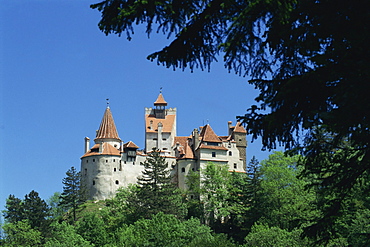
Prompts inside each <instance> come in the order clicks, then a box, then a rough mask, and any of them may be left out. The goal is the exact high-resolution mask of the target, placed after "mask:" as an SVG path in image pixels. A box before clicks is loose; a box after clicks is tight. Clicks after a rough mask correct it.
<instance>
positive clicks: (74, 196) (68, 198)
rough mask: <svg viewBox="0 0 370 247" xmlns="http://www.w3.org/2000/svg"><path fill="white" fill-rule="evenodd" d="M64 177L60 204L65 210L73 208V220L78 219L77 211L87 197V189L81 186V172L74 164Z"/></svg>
mask: <svg viewBox="0 0 370 247" xmlns="http://www.w3.org/2000/svg"><path fill="white" fill-rule="evenodd" d="M66 175H67V176H66V177H65V178H63V185H64V186H63V192H62V194H61V196H60V198H61V201H60V205H61V206H62V207H63V208H64V209H65V210H72V215H73V220H74V221H76V211H77V208H78V206H79V205H81V204H82V203H83V202H84V201H85V200H86V199H85V191H84V189H83V188H82V186H81V173H80V172H77V170H76V169H75V168H74V167H73V166H72V167H71V168H70V169H69V170H68V171H67V172H66Z"/></svg>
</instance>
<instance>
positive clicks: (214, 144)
mask: <svg viewBox="0 0 370 247" xmlns="http://www.w3.org/2000/svg"><path fill="white" fill-rule="evenodd" d="M207 145H208V146H218V142H207Z"/></svg>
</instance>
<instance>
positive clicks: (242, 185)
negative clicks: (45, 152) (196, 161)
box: [1, 152, 370, 247]
mask: <svg viewBox="0 0 370 247" xmlns="http://www.w3.org/2000/svg"><path fill="white" fill-rule="evenodd" d="M300 159H301V157H299V156H292V157H289V156H285V155H284V154H283V153H282V152H275V153H274V154H272V155H270V156H269V158H268V159H267V160H263V161H261V162H260V163H259V162H258V161H257V160H256V159H255V158H254V157H253V158H252V159H251V161H250V163H249V164H248V167H247V173H236V172H229V171H228V170H227V168H226V167H224V166H221V165H217V164H213V163H209V164H208V165H207V167H205V168H204V169H202V170H201V171H195V172H193V173H191V174H190V175H189V176H188V187H189V190H187V191H181V190H179V189H177V187H176V186H175V185H174V184H173V183H172V182H171V178H170V175H169V172H168V170H167V169H166V167H167V164H166V163H165V161H164V159H163V158H162V157H160V156H159V153H158V152H153V153H152V154H151V155H150V156H149V157H148V159H147V160H146V162H145V163H143V165H144V166H145V171H144V172H143V175H142V176H140V177H139V178H138V184H137V185H132V186H130V187H128V188H121V189H120V190H119V192H118V193H117V195H116V196H115V197H114V198H112V199H109V200H105V201H97V202H92V201H85V202H83V196H82V194H83V188H81V187H80V186H79V174H78V172H76V170H75V169H74V168H71V169H70V170H69V171H67V173H66V178H65V179H63V185H64V186H63V192H62V193H55V194H54V195H53V196H52V197H51V198H50V199H48V200H47V202H46V201H44V200H42V199H41V198H40V196H39V195H38V193H37V192H35V191H31V192H30V193H29V194H27V195H26V196H25V198H24V199H20V198H16V197H14V196H12V195H10V196H9V198H8V200H7V201H6V210H4V212H3V215H4V218H5V223H4V224H3V226H2V228H3V235H2V242H1V245H2V246H50V247H51V246H53V247H54V246H194V247H195V246H225V247H226V246H281V247H286V246H309V245H314V246H349V245H350V246H367V245H369V244H370V240H369V239H370V238H369V236H370V227H369V226H370V220H369V219H370V204H369V202H370V198H369V196H367V194H366V191H365V189H366V186H365V187H361V186H358V187H356V188H355V189H354V190H353V193H352V195H351V196H350V199H347V200H346V201H345V202H343V205H344V206H343V208H342V211H343V214H341V215H340V216H338V217H337V218H336V220H335V222H333V224H331V225H332V226H333V229H330V232H331V237H330V238H328V239H322V238H318V237H314V236H312V235H309V237H308V236H306V235H307V234H305V233H306V231H307V229H309V228H310V226H312V225H314V224H315V223H317V220H320V218H321V216H322V214H323V213H324V212H323V211H322V210H321V209H322V208H323V205H321V204H322V203H323V200H322V198H321V196H322V195H321V194H320V193H317V191H318V188H315V186H312V184H311V183H312V181H310V180H309V178H304V177H299V176H301V174H302V173H301V171H302V167H301V166H300V165H299V162H300ZM309 184H311V186H307V185H309ZM72 185H73V186H72ZM71 188H72V189H71ZM322 230H323V231H325V230H326V229H322Z"/></svg>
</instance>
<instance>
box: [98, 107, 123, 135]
mask: <svg viewBox="0 0 370 247" xmlns="http://www.w3.org/2000/svg"><path fill="white" fill-rule="evenodd" d="M96 139H116V140H118V141H121V139H120V138H119V136H118V132H117V128H116V125H115V124H114V120H113V115H112V112H111V111H110V108H109V107H107V108H106V109H105V112H104V116H103V119H102V121H101V123H100V127H99V130H98V131H97V133H96V138H95V140H96Z"/></svg>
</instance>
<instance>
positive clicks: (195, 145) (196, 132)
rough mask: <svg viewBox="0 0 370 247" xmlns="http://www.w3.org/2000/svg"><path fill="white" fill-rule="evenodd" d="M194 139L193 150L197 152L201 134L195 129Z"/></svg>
mask: <svg viewBox="0 0 370 247" xmlns="http://www.w3.org/2000/svg"><path fill="white" fill-rule="evenodd" d="M193 139H194V141H193V143H194V145H193V150H194V151H195V149H197V148H198V146H199V132H198V129H194V131H193Z"/></svg>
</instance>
